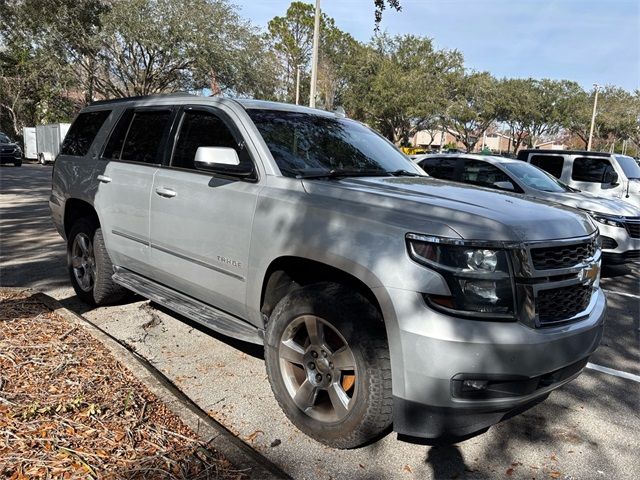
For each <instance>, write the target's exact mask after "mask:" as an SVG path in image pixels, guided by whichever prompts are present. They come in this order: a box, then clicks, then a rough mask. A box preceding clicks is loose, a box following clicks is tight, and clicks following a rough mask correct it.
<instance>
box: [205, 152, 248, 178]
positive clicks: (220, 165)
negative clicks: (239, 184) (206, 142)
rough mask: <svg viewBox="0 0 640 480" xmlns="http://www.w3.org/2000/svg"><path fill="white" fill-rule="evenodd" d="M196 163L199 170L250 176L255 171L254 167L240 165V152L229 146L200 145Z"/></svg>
mask: <svg viewBox="0 0 640 480" xmlns="http://www.w3.org/2000/svg"><path fill="white" fill-rule="evenodd" d="M194 165H195V167H196V169H198V170H204V171H207V172H213V173H219V174H222V175H232V176H237V177H248V176H250V175H251V174H252V173H253V168H252V167H247V166H245V165H240V158H239V157H238V152H236V151H235V149H233V148H228V147H198V150H196V158H195V160H194Z"/></svg>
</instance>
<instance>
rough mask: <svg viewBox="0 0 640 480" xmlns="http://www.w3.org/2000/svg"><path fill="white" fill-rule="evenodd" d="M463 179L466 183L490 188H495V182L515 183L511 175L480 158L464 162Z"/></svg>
mask: <svg viewBox="0 0 640 480" xmlns="http://www.w3.org/2000/svg"><path fill="white" fill-rule="evenodd" d="M462 181H463V182H464V183H470V184H472V185H478V186H481V187H489V188H495V186H494V183H496V182H510V183H513V182H511V179H510V178H509V176H508V175H507V174H506V173H504V172H503V171H502V170H500V169H499V168H498V167H495V166H493V165H491V164H490V163H487V162H481V161H479V160H469V161H465V162H464V166H463V167H462ZM514 187H515V185H514Z"/></svg>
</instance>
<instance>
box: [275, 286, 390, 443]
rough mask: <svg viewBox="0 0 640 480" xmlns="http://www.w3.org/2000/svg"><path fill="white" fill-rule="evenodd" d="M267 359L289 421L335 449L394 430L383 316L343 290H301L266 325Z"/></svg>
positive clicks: (312, 287) (355, 295)
mask: <svg viewBox="0 0 640 480" xmlns="http://www.w3.org/2000/svg"><path fill="white" fill-rule="evenodd" d="M265 361H266V367H267V374H268V376H269V381H270V383H271V387H272V390H273V392H274V395H275V397H276V400H277V401H278V403H279V404H280V407H281V408H282V410H283V411H284V413H285V414H286V415H287V417H288V418H289V420H291V422H292V423H293V424H294V425H296V426H297V427H298V428H299V429H300V430H302V431H303V432H304V433H305V434H307V435H309V436H310V437H312V438H314V439H316V440H318V441H319V442H322V443H324V444H326V445H329V446H331V447H336V448H353V447H357V446H360V445H362V444H365V443H367V442H370V441H372V440H374V439H376V438H378V437H379V436H380V435H381V434H382V433H383V432H384V431H385V430H387V428H388V427H389V426H390V425H391V419H392V408H391V405H392V397H391V367H390V361H389V349H388V346H387V341H386V336H385V332H384V325H383V322H382V319H381V317H380V314H379V312H378V311H377V310H376V309H375V308H374V307H373V306H372V305H371V304H370V303H369V302H368V301H367V300H366V299H365V298H364V297H362V296H361V295H360V294H358V293H355V292H353V291H352V290H349V289H347V288H345V287H343V286H341V285H337V284H329V283H322V284H316V285H310V286H306V287H302V288H300V289H298V290H296V291H294V292H292V293H290V294H289V295H287V296H286V297H285V298H283V299H282V300H281V301H280V302H279V303H278V305H277V306H276V308H275V309H274V311H273V314H272V315H271V317H270V319H269V323H268V325H267V332H266V343H265Z"/></svg>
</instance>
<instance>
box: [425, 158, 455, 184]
mask: <svg viewBox="0 0 640 480" xmlns="http://www.w3.org/2000/svg"><path fill="white" fill-rule="evenodd" d="M457 163H458V159H456V158H427V159H426V160H423V161H422V162H420V167H422V169H423V170H424V171H425V172H427V173H428V174H429V175H431V176H432V177H434V178H440V179H442V180H455V179H456V164H457Z"/></svg>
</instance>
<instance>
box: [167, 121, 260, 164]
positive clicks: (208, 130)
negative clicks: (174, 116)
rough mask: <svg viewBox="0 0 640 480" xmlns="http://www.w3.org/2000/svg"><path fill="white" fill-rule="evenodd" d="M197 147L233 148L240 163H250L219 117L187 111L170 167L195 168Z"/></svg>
mask: <svg viewBox="0 0 640 480" xmlns="http://www.w3.org/2000/svg"><path fill="white" fill-rule="evenodd" d="M198 147H226V148H233V149H235V150H236V152H238V157H240V160H241V162H243V161H250V160H249V159H248V156H247V155H246V154H245V153H244V150H243V149H241V148H240V147H239V146H238V142H237V141H236V139H235V138H234V136H233V133H232V132H231V130H229V127H227V125H226V124H225V123H224V121H223V120H222V119H221V118H220V117H218V116H217V115H215V114H213V113H211V112H205V111H198V110H187V111H186V112H184V115H183V117H182V122H181V124H180V133H179V134H178V140H177V141H176V146H175V148H174V151H173V158H172V160H171V166H172V167H179V168H189V169H193V168H195V165H194V159H195V156H196V151H197V150H198Z"/></svg>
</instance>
